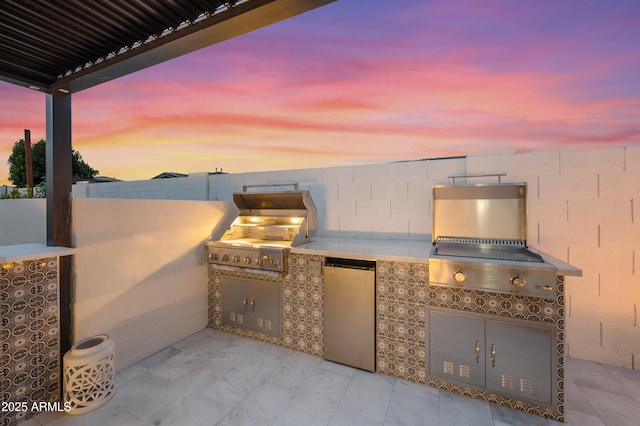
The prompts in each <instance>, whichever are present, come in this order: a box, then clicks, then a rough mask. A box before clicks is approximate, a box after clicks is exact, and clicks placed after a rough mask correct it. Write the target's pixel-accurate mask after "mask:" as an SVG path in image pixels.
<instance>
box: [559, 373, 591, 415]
mask: <svg viewBox="0 0 640 426" xmlns="http://www.w3.org/2000/svg"><path fill="white" fill-rule="evenodd" d="M564 407H565V410H572V411H574V412H580V413H582V414H586V415H589V416H597V415H596V410H594V409H593V407H592V406H591V403H590V402H589V400H588V399H587V398H586V397H585V396H584V394H583V393H582V390H581V389H580V388H579V387H578V385H576V384H575V383H574V381H573V379H572V378H571V377H570V376H569V375H565V378H564Z"/></svg>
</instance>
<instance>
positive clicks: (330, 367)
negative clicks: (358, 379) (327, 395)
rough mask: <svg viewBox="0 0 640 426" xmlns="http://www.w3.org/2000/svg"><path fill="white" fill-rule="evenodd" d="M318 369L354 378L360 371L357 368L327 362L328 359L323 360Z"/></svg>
mask: <svg viewBox="0 0 640 426" xmlns="http://www.w3.org/2000/svg"><path fill="white" fill-rule="evenodd" d="M318 368H319V369H321V370H327V371H332V372H334V373H336V374H341V375H343V376H345V377H349V378H351V377H353V375H354V374H356V371H358V369H357V368H354V367H349V366H348V365H343V364H338V363H337V362H333V361H327V360H326V359H324V360H322V362H321V363H320V365H318Z"/></svg>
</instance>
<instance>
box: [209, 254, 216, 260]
mask: <svg viewBox="0 0 640 426" xmlns="http://www.w3.org/2000/svg"><path fill="white" fill-rule="evenodd" d="M214 260H218V253H211V254H209V261H210V262H211V261H214Z"/></svg>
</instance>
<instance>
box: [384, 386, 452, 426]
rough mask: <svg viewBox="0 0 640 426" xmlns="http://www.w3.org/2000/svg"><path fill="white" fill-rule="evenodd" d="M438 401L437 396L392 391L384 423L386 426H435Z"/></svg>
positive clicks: (437, 416) (437, 415)
mask: <svg viewBox="0 0 640 426" xmlns="http://www.w3.org/2000/svg"><path fill="white" fill-rule="evenodd" d="M439 405H440V400H439V396H438V395H433V394H430V395H420V396H418V395H416V394H415V393H406V392H402V391H394V392H393V394H392V395H391V400H390V401H389V409H388V410H387V415H386V418H385V421H384V424H385V425H388V426H414V425H415V426H418V425H437V424H438V423H439V422H440V419H439V411H440V410H439Z"/></svg>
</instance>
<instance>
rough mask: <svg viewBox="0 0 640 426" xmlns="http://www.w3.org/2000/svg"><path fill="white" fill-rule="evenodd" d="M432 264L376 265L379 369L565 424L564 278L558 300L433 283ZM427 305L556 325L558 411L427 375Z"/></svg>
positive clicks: (556, 407)
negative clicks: (430, 266)
mask: <svg viewBox="0 0 640 426" xmlns="http://www.w3.org/2000/svg"><path fill="white" fill-rule="evenodd" d="M428 275H429V274H428V266H427V265H425V264H413V263H402V262H386V261H379V262H378V263H377V286H378V288H377V336H376V337H377V371H378V372H379V373H384V374H388V375H391V376H395V377H399V378H403V379H406V380H410V381H413V382H417V383H422V384H425V385H429V386H432V387H436V388H439V389H442V390H446V391H450V392H454V393H458V394H461V395H465V396H469V397H472V398H476V399H480V400H483V401H487V402H491V403H495V404H499V405H504V406H507V407H511V408H514V409H517V410H520V411H525V412H527V413H532V414H536V415H539V416H543V417H546V418H550V419H554V420H558V421H564V352H563V347H564V320H563V315H564V314H563V310H564V297H563V288H564V279H563V277H557V281H558V285H557V293H556V298H555V299H538V298H533V297H523V296H515V295H510V294H502V293H494V292H481V291H474V290H463V289H454V288H446V287H436V286H429V285H428ZM428 306H433V307H439V308H446V309H452V310H455V311H463V312H474V313H478V314H485V315H490V316H495V317H496V318H498V319H499V318H513V319H519V320H526V321H531V322H535V323H544V324H551V325H553V326H554V327H555V331H556V334H557V338H556V341H555V343H556V347H555V354H554V355H555V356H556V358H557V359H556V363H557V371H556V372H555V373H556V374H557V376H556V388H557V389H555V393H556V394H557V404H556V405H555V406H554V407H551V406H543V405H538V404H535V403H531V402H527V401H521V400H518V399H516V398H506V397H503V396H501V395H497V394H495V393H492V392H490V391H489V390H483V389H479V388H474V387H472V386H464V385H460V384H454V383H450V382H447V381H444V380H440V379H438V378H435V377H433V376H429V375H428V371H427V363H428V349H429V348H428V344H427V332H426V326H427V318H426V310H427V309H426V308H427V307H428Z"/></svg>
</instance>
